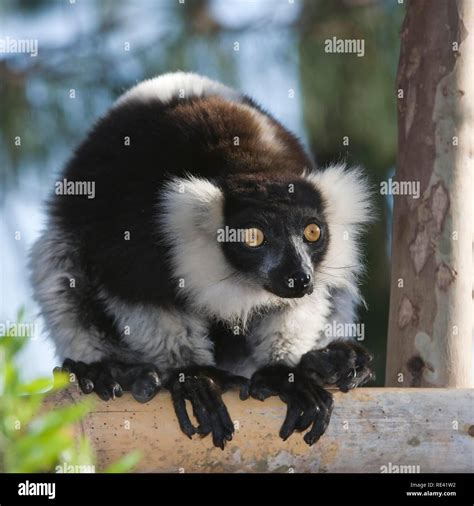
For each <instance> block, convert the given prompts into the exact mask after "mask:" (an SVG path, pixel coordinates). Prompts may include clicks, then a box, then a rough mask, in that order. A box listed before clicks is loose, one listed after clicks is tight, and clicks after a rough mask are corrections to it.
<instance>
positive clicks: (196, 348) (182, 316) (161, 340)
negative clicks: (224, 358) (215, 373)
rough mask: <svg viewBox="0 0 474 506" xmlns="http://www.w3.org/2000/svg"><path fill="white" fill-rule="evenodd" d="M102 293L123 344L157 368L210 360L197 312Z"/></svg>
mask: <svg viewBox="0 0 474 506" xmlns="http://www.w3.org/2000/svg"><path fill="white" fill-rule="evenodd" d="M102 295H103V299H104V300H105V301H106V304H107V309H108V311H109V312H110V313H111V314H113V315H114V316H115V322H116V325H117V329H118V330H119V332H120V333H121V335H122V338H123V340H124V341H125V343H126V344H127V346H129V347H130V348H131V349H133V350H134V351H136V352H137V353H139V354H140V355H142V356H143V360H144V361H146V362H151V363H153V364H155V365H156V366H157V367H158V370H159V371H163V372H166V371H168V370H170V369H174V368H178V367H186V366H191V365H213V364H214V355H213V344H212V341H211V340H210V339H209V336H208V326H209V325H208V322H207V321H206V320H205V319H204V318H202V317H200V316H199V315H198V314H196V313H184V312H181V311H178V310H167V309H163V308H160V307H157V306H153V305H145V304H131V303H129V302H126V301H124V300H121V299H119V298H118V297H112V296H110V295H107V294H106V293H105V292H104V291H103V292H102Z"/></svg>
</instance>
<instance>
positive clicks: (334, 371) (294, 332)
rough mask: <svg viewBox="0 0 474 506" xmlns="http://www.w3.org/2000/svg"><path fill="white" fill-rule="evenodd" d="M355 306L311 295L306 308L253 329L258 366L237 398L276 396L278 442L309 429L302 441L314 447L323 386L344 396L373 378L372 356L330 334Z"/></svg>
mask: <svg viewBox="0 0 474 506" xmlns="http://www.w3.org/2000/svg"><path fill="white" fill-rule="evenodd" d="M354 306H355V303H353V302H352V299H351V298H350V297H348V296H347V294H345V293H344V292H337V293H333V294H332V298H331V299H329V298H325V297H324V296H321V295H320V294H318V295H312V296H311V297H308V301H307V303H306V304H304V305H300V306H298V307H297V308H294V309H287V310H286V311H283V312H279V313H277V314H274V315H272V316H270V317H268V318H267V321H265V320H264V321H262V322H261V323H260V325H259V326H258V328H257V329H256V330H255V334H256V335H255V336H253V339H255V341H256V356H257V357H261V362H260V365H261V368H260V369H259V370H258V371H257V372H255V373H254V374H253V376H252V378H251V381H250V384H249V385H248V387H246V388H245V389H243V390H242V393H241V396H242V398H244V399H245V398H247V397H249V396H252V397H254V398H256V399H260V400H264V399H266V398H267V397H269V396H272V395H279V396H280V398H281V399H282V400H283V401H284V402H285V403H286V404H287V414H286V418H285V421H284V422H283V425H282V427H281V430H280V436H281V437H282V438H283V439H287V438H288V437H289V436H290V435H291V434H292V433H293V432H294V431H295V430H296V431H304V430H307V429H308V428H309V427H310V426H311V429H310V430H309V431H308V432H307V433H306V434H305V436H304V439H305V441H306V442H307V443H308V444H309V445H312V444H314V443H315V442H316V441H317V440H318V439H319V438H320V437H321V436H322V435H323V434H324V432H325V430H326V428H327V426H328V424H329V420H330V417H331V413H332V408H333V400H332V395H331V394H330V393H329V392H328V391H326V389H325V387H327V386H334V387H337V388H339V389H340V390H341V391H343V392H347V391H348V390H349V389H351V388H355V387H356V386H359V385H361V384H363V383H365V382H366V381H368V380H369V379H370V378H371V377H372V372H371V370H370V367H369V364H370V362H371V360H372V357H371V355H370V354H369V353H368V352H367V351H366V350H365V349H364V348H363V347H362V346H361V345H360V344H358V343H357V342H356V341H355V340H354V339H352V338H344V339H341V338H338V337H337V336H334V335H333V334H332V333H331V329H337V328H338V327H337V324H338V323H344V321H346V322H348V323H349V322H350V321H351V320H352V321H353V318H354ZM265 357H267V361H266V362H265V361H264V358H265ZM268 357H270V359H269V360H268Z"/></svg>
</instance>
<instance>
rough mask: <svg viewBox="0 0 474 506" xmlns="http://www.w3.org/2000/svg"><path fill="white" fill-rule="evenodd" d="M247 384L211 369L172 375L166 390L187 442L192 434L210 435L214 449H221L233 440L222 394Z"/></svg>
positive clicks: (201, 368)
mask: <svg viewBox="0 0 474 506" xmlns="http://www.w3.org/2000/svg"><path fill="white" fill-rule="evenodd" d="M246 382H248V380H247V379H245V378H242V377H240V376H234V375H232V374H230V373H227V372H225V371H221V370H219V369H215V368H213V367H191V368H186V369H182V370H176V371H174V373H173V374H172V376H171V378H170V379H169V381H168V382H167V384H166V388H168V389H169V390H170V392H171V397H172V400H173V405H174V409H175V412H176V416H177V418H178V422H179V426H180V427H181V430H182V431H183V432H184V433H185V434H186V435H187V436H188V437H189V438H191V437H192V436H193V434H200V435H201V436H207V435H208V434H209V433H210V432H212V441H213V443H214V446H217V447H219V448H221V449H224V446H225V443H226V441H230V440H231V439H232V434H233V433H234V424H233V422H232V420H231V418H230V416H229V412H228V411H227V408H226V406H225V404H224V402H223V400H222V397H221V394H222V392H225V391H226V390H228V389H230V388H235V387H238V386H241V385H243V384H245V383H246ZM186 399H188V400H189V401H190V402H191V405H192V407H193V413H194V416H195V417H196V420H197V421H198V424H199V425H198V427H195V426H194V425H193V424H192V423H191V420H190V418H189V415H188V413H187V410H186V402H185V401H186Z"/></svg>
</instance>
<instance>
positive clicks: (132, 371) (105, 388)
mask: <svg viewBox="0 0 474 506" xmlns="http://www.w3.org/2000/svg"><path fill="white" fill-rule="evenodd" d="M62 368H63V370H65V371H67V372H69V373H72V374H74V375H75V376H76V378H77V381H78V383H79V387H80V389H81V390H82V392H83V393H85V394H89V393H91V392H93V391H95V392H96V393H97V395H98V396H99V397H100V398H101V399H102V400H104V401H109V400H110V399H115V398H116V397H121V396H122V395H123V392H124V390H131V391H132V395H133V397H134V398H135V399H136V400H138V401H139V402H148V401H149V400H150V399H152V398H153V397H154V395H155V394H156V393H157V392H158V390H159V389H160V386H161V383H160V380H159V377H158V372H157V371H156V368H155V367H154V366H153V365H152V364H126V363H121V362H113V361H102V362H94V363H92V364H85V363H84V362H80V361H78V362H76V361H74V360H71V359H66V360H65V361H64V363H63V366H62Z"/></svg>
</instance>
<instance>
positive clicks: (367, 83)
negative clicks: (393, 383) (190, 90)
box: [0, 0, 404, 385]
mask: <svg viewBox="0 0 474 506" xmlns="http://www.w3.org/2000/svg"><path fill="white" fill-rule="evenodd" d="M403 16H404V5H403V3H402V4H400V3H398V0H294V1H293V0H2V2H0V39H6V38H7V37H9V38H10V39H12V38H15V39H36V40H37V41H38V54H37V56H31V55H30V54H19V53H0V99H1V100H0V108H1V109H0V133H1V136H0V210H1V213H0V323H4V324H5V323H8V322H10V323H11V322H15V321H16V318H17V314H18V311H19V310H20V308H23V309H24V317H23V320H24V321H25V322H26V323H32V324H34V325H35V329H37V331H35V335H34V336H33V337H32V338H31V339H30V340H29V344H28V346H27V347H26V349H25V350H24V353H23V355H22V358H21V361H22V370H23V371H24V374H25V377H26V378H34V377H37V376H39V375H48V374H50V373H51V370H52V368H53V366H54V365H55V364H56V359H55V356H54V349H53V347H52V345H51V343H49V341H48V339H47V337H46V336H45V335H44V334H43V332H42V330H41V320H40V319H39V318H38V308H37V307H35V304H34V303H33V301H32V299H31V289H30V287H29V284H28V270H27V254H28V249H29V247H30V246H31V244H32V242H33V241H34V240H35V239H36V238H37V236H38V234H39V232H40V231H41V228H42V226H43V223H44V208H43V202H44V200H45V198H46V197H47V196H48V194H49V193H50V192H51V191H52V190H53V188H54V181H55V179H56V178H57V177H58V174H59V172H60V170H61V168H62V167H63V166H64V164H65V162H66V161H67V159H68V157H69V156H70V154H71V152H72V150H73V149H74V148H75V146H76V145H77V144H78V143H79V142H80V141H81V139H82V138H83V136H84V135H85V133H86V132H87V130H88V129H89V128H90V127H91V125H92V124H93V123H94V121H96V120H97V119H98V118H99V117H100V116H101V115H102V114H103V113H104V112H105V111H106V110H107V109H108V108H109V107H110V105H111V104H112V103H113V101H114V100H115V99H116V98H117V97H118V96H119V95H120V94H121V93H122V92H124V91H125V90H126V89H128V88H129V87H131V86H133V85H134V84H135V83H137V82H138V81H141V80H143V79H147V78H150V77H153V76H156V75H158V74H161V73H164V72H169V71H175V70H186V71H194V72H199V73H202V74H205V75H207V76H209V77H210V78H213V79H217V80H219V81H222V82H224V83H225V84H228V85H230V86H233V87H236V88H239V89H241V90H243V91H244V92H246V93H247V94H249V95H250V96H252V97H253V98H254V99H255V100H257V101H258V102H259V103H260V104H261V105H262V106H263V107H265V108H266V109H268V110H269V111H270V112H271V113H272V114H273V115H274V116H275V117H276V118H277V119H279V120H280V121H281V122H282V123H283V124H284V125H286V126H287V127H288V128H289V129H291V130H293V131H294V132H295V133H296V134H297V135H298V136H299V137H300V138H301V139H302V141H303V142H304V144H305V145H306V146H307V148H308V149H309V150H310V151H311V152H312V153H313V155H314V157H315V159H316V161H317V163H318V164H321V165H325V164H327V163H330V162H334V161H341V160H343V161H347V162H348V163H350V164H361V165H363V166H364V167H365V168H366V170H367V171H368V173H369V176H370V178H371V180H372V182H373V183H374V185H375V186H378V184H379V183H380V181H382V180H387V179H388V178H389V177H390V176H391V175H392V174H393V172H394V165H395V155H396V128H397V127H396V125H397V116H396V94H395V76H396V69H397V63H398V51H399V36H398V34H399V30H400V27H401V23H402V20H403ZM333 37H337V38H340V39H362V40H363V41H364V55H363V57H358V56H357V55H356V54H339V53H326V52H325V51H324V48H325V41H326V39H332V38H333ZM345 138H346V142H344V139H345ZM347 139H348V141H349V143H348V144H347ZM377 195H378V197H377V198H378V199H379V200H378V202H377V204H378V214H379V220H378V222H377V224H376V225H375V226H373V227H372V229H371V232H370V234H369V236H368V239H367V245H366V247H367V252H368V261H367V263H368V272H367V276H366V278H365V280H364V285H363V294H364V296H365V299H366V302H367V307H366V308H361V312H360V317H361V321H362V322H363V323H364V324H365V342H366V345H367V346H368V347H369V349H371V350H372V351H373V352H374V353H375V355H376V372H377V382H376V384H377V385H382V384H383V379H384V369H385V349H386V338H387V321H388V299H389V277H390V268H389V267H390V232H391V209H392V202H391V199H392V197H391V196H381V195H379V194H378V193H377Z"/></svg>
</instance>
